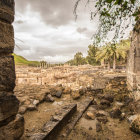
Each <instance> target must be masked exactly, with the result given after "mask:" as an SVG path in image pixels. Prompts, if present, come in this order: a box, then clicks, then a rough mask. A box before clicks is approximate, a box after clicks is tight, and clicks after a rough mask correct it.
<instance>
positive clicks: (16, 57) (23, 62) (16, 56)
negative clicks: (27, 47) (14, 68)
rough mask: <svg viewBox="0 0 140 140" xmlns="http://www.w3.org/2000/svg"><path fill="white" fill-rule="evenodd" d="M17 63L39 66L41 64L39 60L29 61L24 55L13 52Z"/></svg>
mask: <svg viewBox="0 0 140 140" xmlns="http://www.w3.org/2000/svg"><path fill="white" fill-rule="evenodd" d="M13 56H14V60H15V65H28V66H37V65H39V62H38V61H28V60H27V59H25V58H24V57H23V56H20V55H16V54H13Z"/></svg>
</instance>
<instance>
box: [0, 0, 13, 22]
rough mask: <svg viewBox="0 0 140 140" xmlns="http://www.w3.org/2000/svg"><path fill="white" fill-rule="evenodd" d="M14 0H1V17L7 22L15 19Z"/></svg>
mask: <svg viewBox="0 0 140 140" xmlns="http://www.w3.org/2000/svg"><path fill="white" fill-rule="evenodd" d="M14 7H15V2H14V0H0V19H1V20H2V21H4V22H7V23H10V24H11V23H12V22H13V21H14V13H15V11H14Z"/></svg>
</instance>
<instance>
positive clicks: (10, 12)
mask: <svg viewBox="0 0 140 140" xmlns="http://www.w3.org/2000/svg"><path fill="white" fill-rule="evenodd" d="M14 7H15V3H14V0H0V139H1V140H15V139H19V138H20V137H21V136H22V134H23V131H24V119H23V117H22V116H17V112H18V109H19V101H18V99H17V98H16V97H15V96H14V92H13V90H14V88H15V78H16V77H15V64H14V58H13V56H12V53H13V49H14V46H15V42H14V29H13V26H12V22H13V21H14V12H15V11H14Z"/></svg>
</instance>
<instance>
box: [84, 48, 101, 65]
mask: <svg viewBox="0 0 140 140" xmlns="http://www.w3.org/2000/svg"><path fill="white" fill-rule="evenodd" d="M98 50H99V49H98V48H97V47H95V46H94V45H89V46H88V56H87V61H88V63H89V64H90V65H97V64H99V62H97V61H96V53H97V51H98Z"/></svg>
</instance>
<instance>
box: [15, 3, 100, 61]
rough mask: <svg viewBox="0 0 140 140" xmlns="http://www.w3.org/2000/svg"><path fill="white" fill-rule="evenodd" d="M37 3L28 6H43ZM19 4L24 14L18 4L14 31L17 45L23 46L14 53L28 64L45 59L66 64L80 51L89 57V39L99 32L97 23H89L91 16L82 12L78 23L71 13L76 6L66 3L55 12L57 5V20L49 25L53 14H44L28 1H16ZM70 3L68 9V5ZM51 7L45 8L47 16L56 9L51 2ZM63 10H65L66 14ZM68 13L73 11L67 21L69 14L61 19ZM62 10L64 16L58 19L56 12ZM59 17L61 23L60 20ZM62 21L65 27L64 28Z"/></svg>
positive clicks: (56, 15) (43, 11)
mask: <svg viewBox="0 0 140 140" xmlns="http://www.w3.org/2000/svg"><path fill="white" fill-rule="evenodd" d="M34 1H36V2H33V0H29V2H31V3H32V2H33V4H36V3H38V4H39V3H41V2H40V1H38V0H34ZM61 1H62V0H61ZM69 1H70V0H69ZM17 2H18V3H19V2H22V5H23V7H22V8H23V9H24V12H21V10H20V8H19V7H18V6H19V4H17V6H16V19H15V22H14V27H15V38H17V39H16V44H17V45H18V46H20V48H17V47H16V48H15V53H17V54H19V55H22V56H24V57H25V58H27V59H29V60H42V59H45V60H47V61H49V62H64V61H67V60H69V59H72V57H73V55H74V54H75V53H76V52H78V51H81V52H82V53H83V54H84V55H86V52H87V47H88V45H89V44H90V43H91V40H90V37H91V36H92V34H93V32H95V31H96V29H97V22H94V23H93V22H91V21H90V20H89V14H88V12H86V11H84V12H82V14H80V16H79V18H78V20H77V21H76V22H75V20H74V15H73V13H72V10H73V4H71V5H70V4H69V3H70V2H68V1H67V2H66V3H65V6H61V5H59V6H58V8H57V10H56V11H55V7H56V5H54V14H55V18H53V19H51V20H52V21H51V20H49V22H48V20H47V19H48V18H47V15H48V16H51V13H49V14H47V13H45V10H41V9H40V8H37V7H36V8H33V7H31V5H30V3H29V2H27V1H21V0H17ZM53 2H54V0H53ZM67 3H68V5H66V4H67ZM48 4H50V5H47V6H46V12H47V11H48V10H49V9H47V8H49V6H53V5H52V4H51V1H50V0H49V3H48ZM41 7H42V4H41ZM52 8H53V7H52ZM59 8H60V9H59ZM61 8H63V10H62V9H61ZM67 9H68V12H70V11H71V13H68V14H69V15H68V18H65V16H67V15H66V13H65V14H62V15H60V13H62V11H63V12H66V11H67ZM59 10H60V11H61V12H60V13H59V15H58V13H57V12H58V11H59ZM45 14H46V15H45ZM52 14H53V13H52ZM61 16H64V17H61ZM60 17H61V20H60V19H59V18H60ZM45 18H46V19H45ZM49 18H50V17H49ZM63 19H64V24H62V23H63ZM57 20H58V22H57ZM60 21H61V22H62V23H61V22H60ZM57 23H58V24H57ZM54 25H55V26H54ZM56 25H57V26H56ZM77 29H78V30H77ZM79 30H80V31H79ZM19 40H21V41H19Z"/></svg>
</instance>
